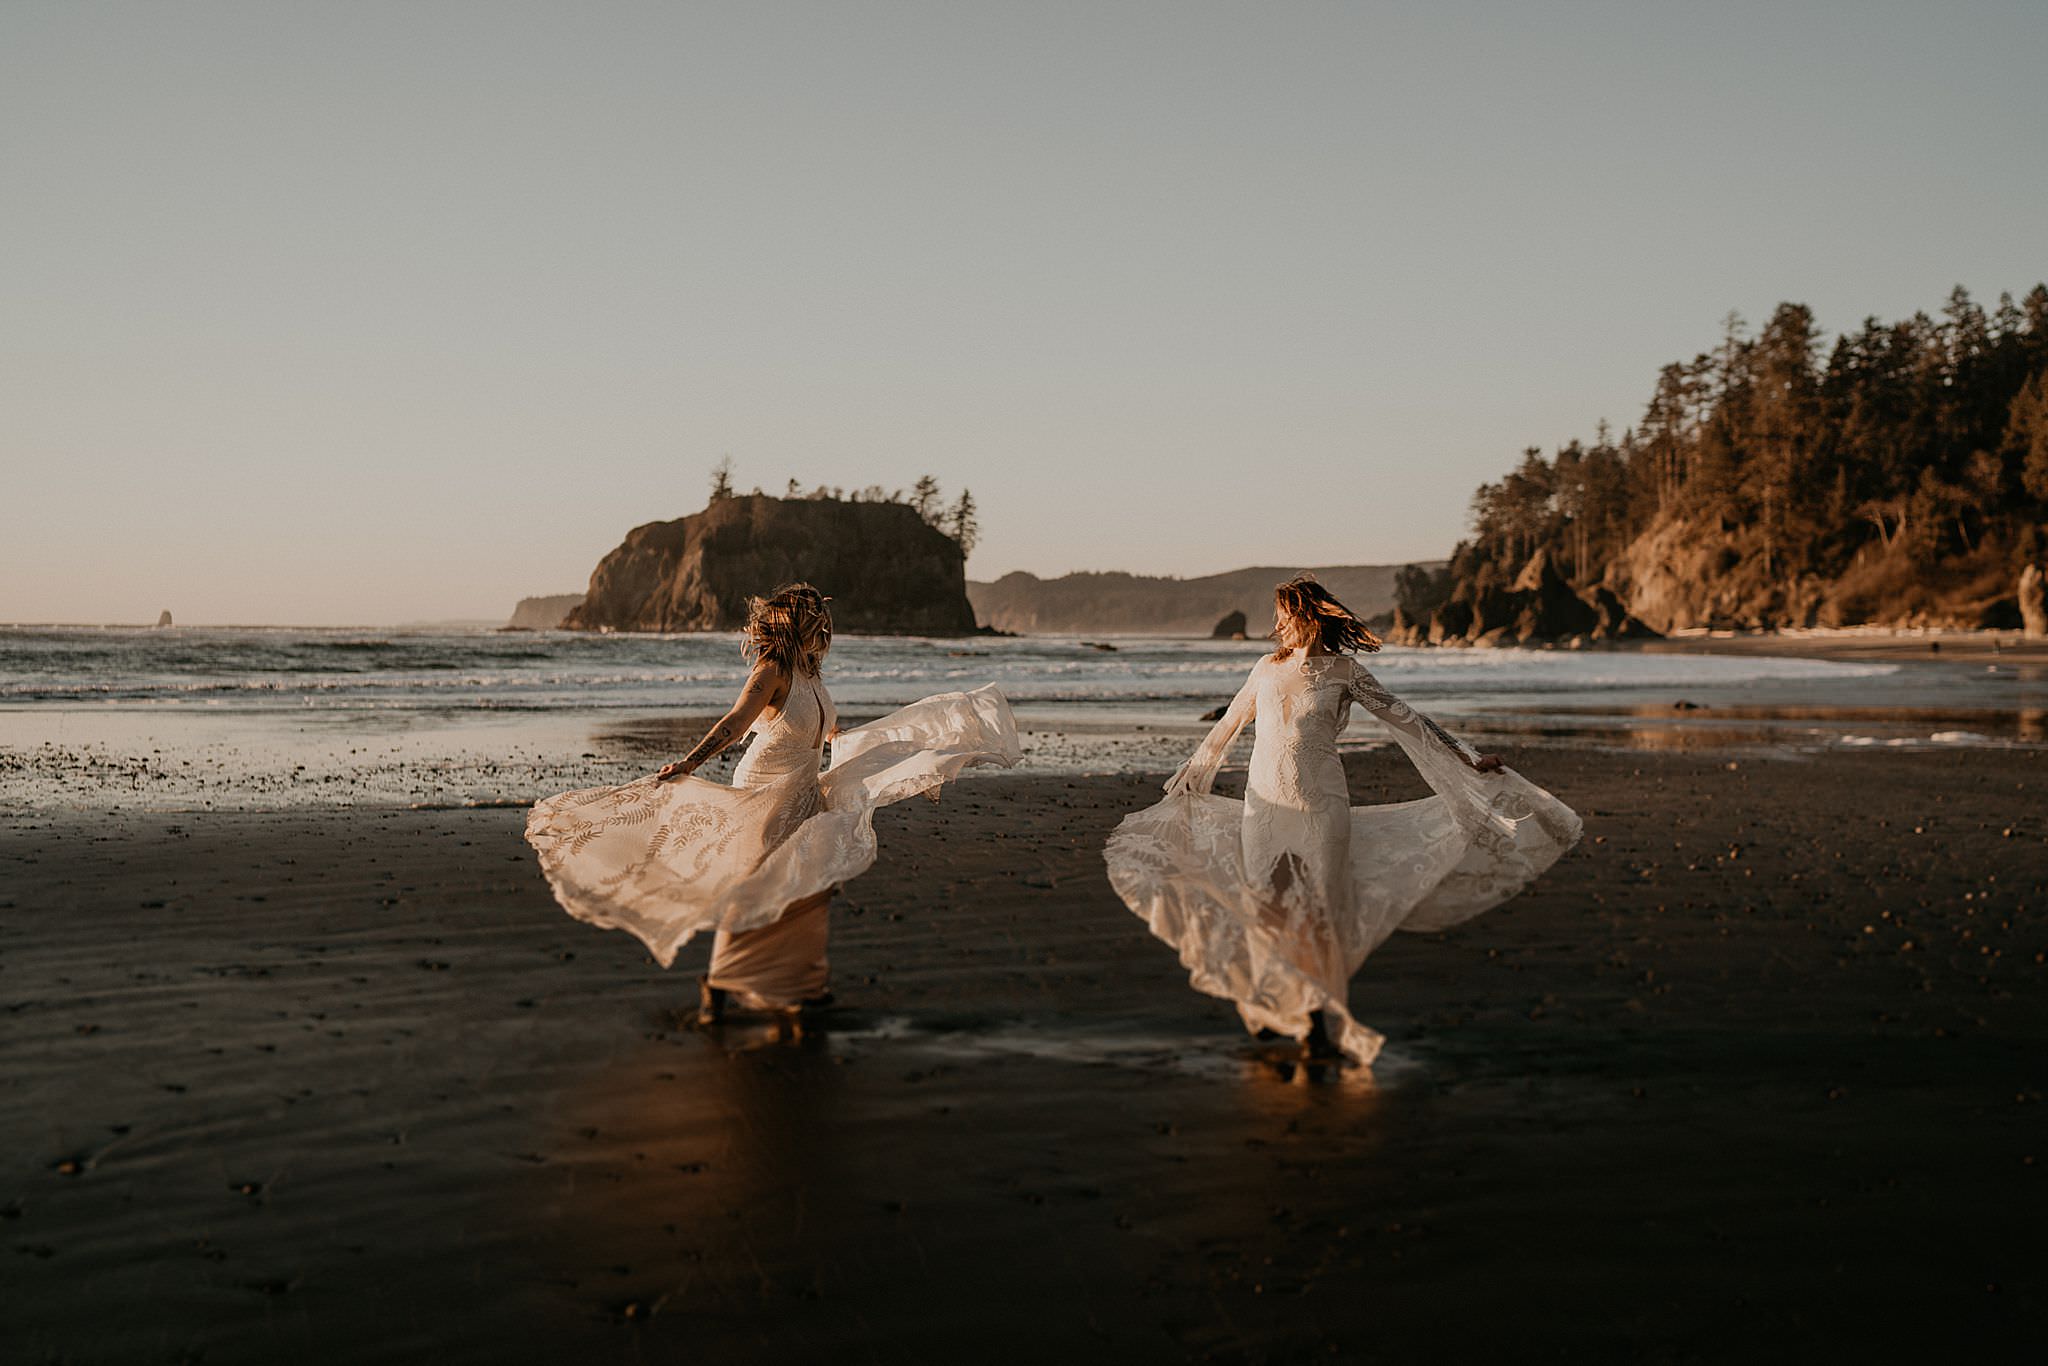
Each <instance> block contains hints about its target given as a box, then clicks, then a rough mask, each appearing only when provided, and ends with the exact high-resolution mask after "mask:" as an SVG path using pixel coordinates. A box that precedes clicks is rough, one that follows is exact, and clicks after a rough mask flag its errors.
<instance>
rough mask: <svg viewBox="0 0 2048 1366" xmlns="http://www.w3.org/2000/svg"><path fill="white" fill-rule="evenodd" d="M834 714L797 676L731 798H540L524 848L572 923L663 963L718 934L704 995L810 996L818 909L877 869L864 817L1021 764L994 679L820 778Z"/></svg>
mask: <svg viewBox="0 0 2048 1366" xmlns="http://www.w3.org/2000/svg"><path fill="white" fill-rule="evenodd" d="M836 716H837V713H836V711H835V710H834V708H833V705H832V698H831V696H830V694H828V693H827V692H826V691H825V687H824V685H823V684H822V683H821V682H819V681H818V680H817V679H816V678H805V677H799V678H797V679H796V680H794V681H793V682H792V683H791V684H790V691H789V696H788V698H787V699H786V700H785V701H784V703H783V705H782V708H781V709H780V710H779V711H778V712H777V713H776V714H775V715H774V716H773V717H772V718H765V719H762V720H759V721H756V722H755V723H754V725H753V727H752V729H751V733H752V734H753V736H754V743H753V745H752V746H751V747H750V748H749V749H748V751H747V754H746V757H745V758H743V759H741V760H740V763H739V765H738V767H737V768H736V769H735V770H734V771H733V780H732V786H730V787H727V786H725V785H724V784H722V783H715V782H712V781H711V780H709V779H707V778H698V777H695V776H692V777H687V778H678V779H676V780H674V781H672V782H666V783H664V782H657V781H656V780H655V779H653V778H652V777H647V778H639V779H636V780H634V781H633V782H630V783H626V784H624V785H623V786H619V787H595V788H587V789H584V790H582V791H578V792H564V793H562V794H561V795H560V796H555V797H549V798H546V799H545V800H542V801H539V802H536V803H535V804H534V807H533V811H532V814H531V815H530V816H529V817H528V818H527V822H526V838H527V841H528V842H529V843H530V844H532V845H533V847H534V849H535V850H536V851H538V852H539V854H540V866H541V871H542V872H544V873H545V874H546V875H547V879H548V884H549V885H550V886H551V887H552V888H554V892H555V899H556V900H557V901H559V902H561V903H562V906H563V908H564V909H566V910H567V911H568V912H569V914H571V915H573V916H575V917H576V918H577V919H579V920H587V921H589V922H590V923H591V924H593V925H600V926H603V927H605V928H608V929H622V930H627V931H630V932H631V933H633V934H635V935H637V936H638V937H639V938H640V940H641V942H642V943H644V944H646V945H647V948H648V950H649V951H650V952H651V953H653V955H654V957H655V959H656V961H658V962H659V963H660V964H661V965H662V966H663V967H668V966H670V965H672V964H673V963H674V962H675V958H676V952H677V950H679V949H680V948H682V946H683V945H684V944H685V943H687V942H689V940H690V938H691V936H693V935H695V934H697V933H699V932H701V931H704V930H715V931H718V932H719V943H718V944H717V946H716V947H715V949H714V953H713V960H712V969H711V974H710V975H711V981H712V985H714V986H722V987H726V988H728V989H729V990H733V991H736V992H738V993H740V994H741V996H742V997H743V999H745V1000H747V1001H748V1002H749V1003H751V1004H757V1005H763V1004H765V1005H789V1004H794V1003H795V1002H797V1001H800V1000H803V999H806V998H807V997H809V996H814V995H816V994H818V992H819V991H821V990H822V989H823V987H824V972H825V954H824V950H825V925H826V919H825V906H826V903H827V902H828V901H829V900H830V899H831V894H832V892H833V890H834V889H836V888H837V887H838V886H839V884H841V883H843V882H845V881H847V880H848V879H850V878H852V877H855V876H857V875H858V874H860V873H862V872H864V871H865V870H866V869H867V868H868V867H869V865H871V864H872V863H874V861H875V828H874V813H875V808H877V807H879V806H886V805H888V804H889V803H890V802H895V801H900V800H902V799H903V798H905V797H911V796H916V795H918V794H920V793H925V794H930V795H932V796H934V797H936V796H937V791H938V788H939V787H940V786H941V785H942V784H944V783H946V782H949V781H950V780H952V779H953V778H955V777H957V776H959V774H960V772H961V771H962V770H963V769H966V768H968V767H969V766H971V765H975V764H1000V765H1002V766H1004V767H1008V766H1010V765H1012V764H1014V763H1016V762H1017V760H1018V758H1019V757H1020V750H1019V746H1018V741H1017V723H1016V721H1015V719H1014V718H1013V717H1012V716H1011V715H1010V705H1009V703H1008V702H1007V701H1006V700H1005V699H1004V697H1003V694H1002V693H1001V691H999V690H998V689H997V688H996V687H995V686H994V685H993V684H990V685H987V686H984V687H980V688H976V689H974V690H973V691H972V692H962V693H942V694H939V695H938V696H936V697H927V698H925V699H924V700H922V701H919V702H913V703H911V704H910V705H909V706H907V707H904V708H902V709H901V710H899V711H895V712H892V713H890V714H889V715H887V716H884V717H882V718H881V719H880V720H877V721H871V722H869V723H868V724H867V725H864V726H855V727H853V728H851V729H849V730H844V731H841V732H840V733H839V735H838V737H837V738H835V739H834V740H833V741H832V765H831V767H830V768H827V769H825V770H824V772H823V773H820V772H819V767H818V765H819V760H820V759H821V757H822V754H823V746H824V742H825V737H826V736H827V735H828V734H830V732H831V729H832V726H833V723H834V720H835V719H836ZM785 919H786V920H787V922H788V923H787V924H786V925H785V924H784V923H783V922H784V921H785Z"/></svg>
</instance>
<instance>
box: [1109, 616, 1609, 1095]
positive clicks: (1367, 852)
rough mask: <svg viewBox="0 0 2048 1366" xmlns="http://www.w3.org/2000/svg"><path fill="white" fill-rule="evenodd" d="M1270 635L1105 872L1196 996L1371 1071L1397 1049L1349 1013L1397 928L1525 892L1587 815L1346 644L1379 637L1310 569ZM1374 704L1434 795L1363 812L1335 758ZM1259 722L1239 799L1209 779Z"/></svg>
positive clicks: (1130, 824) (1372, 643)
mask: <svg viewBox="0 0 2048 1366" xmlns="http://www.w3.org/2000/svg"><path fill="white" fill-rule="evenodd" d="M1273 633H1274V638H1275V640H1276V642H1277V643H1278V645H1279V648H1278V649H1277V650H1275V651H1274V652H1273V653H1272V654H1271V655H1268V656H1267V657H1265V658H1263V659H1261V660H1260V661H1259V663H1258V664H1257V666H1255V667H1254V668H1253V669H1252V672H1251V676H1250V677H1249V678H1247V679H1246V680H1245V684H1244V686H1243V687H1242V688H1241V689H1239V691H1238V694H1237V697H1236V699H1235V700H1233V701H1232V702H1231V704H1230V707H1229V709H1228V710H1227V711H1226V712H1225V713H1224V715H1223V719H1222V720H1221V721H1220V722H1218V723H1217V725H1216V727H1215V729H1214V730H1212V731H1210V733H1209V735H1208V737H1207V738H1206V739H1204V740H1203V741H1202V743H1201V745H1200V746H1199V747H1198V748H1197V749H1196V751H1195V753H1194V756H1193V757H1192V758H1190V759H1189V760H1188V762H1187V763H1185V764H1183V765H1182V766H1181V768H1180V770H1179V771H1178V772H1176V773H1175V774H1174V775H1173V777H1172V778H1171V779H1169V780H1168V781H1167V784H1166V791H1167V797H1166V800H1164V801H1162V802H1160V803H1159V804H1157V805H1156V806H1151V807H1148V808H1146V809H1145V810H1143V811H1139V812H1136V813H1134V814H1132V815H1130V816H1127V817H1125V818H1124V820H1123V822H1122V823H1121V824H1120V825H1118V827H1117V829H1116V831H1115V833H1114V834H1112V835H1111V836H1110V839H1109V843H1108V846H1107V847H1106V848H1105V850H1104V858H1105V859H1106V861H1107V862H1108V864H1109V879H1110V882H1111V884H1112V885H1113V886H1115V888H1116V891H1117V894H1118V895H1119V896H1121V897H1122V898H1123V900H1124V904H1126V905H1127V906H1129V907H1130V908H1131V909H1132V910H1133V911H1135V912H1136V913H1137V914H1138V915H1139V916H1140V917H1142V918H1143V919H1144V920H1145V922H1146V923H1147V924H1148V925H1149V926H1150V927H1151V929H1152V932H1153V933H1154V934H1156V935H1158V936H1159V937H1160V938H1161V939H1163V940H1165V941H1166V942H1167V943H1169V944H1172V945H1173V946H1174V947H1175V948H1177V949H1179V950H1180V958H1181V963H1182V964H1183V965H1184V966H1185V967H1186V968H1187V969H1188V972H1189V975H1190V977H1191V978H1192V980H1193V983H1194V985H1195V987H1196V988H1197V989H1199V990H1201V991H1204V992H1207V993H1208V994H1210V995H1212V996H1220V997H1223V998H1224V999H1226V1000H1232V1001H1235V1002H1236V1003H1237V1008H1238V1012H1239V1014H1240V1015H1242V1016H1243V1017H1244V1022H1245V1026H1246V1028H1248V1029H1250V1030H1253V1031H1255V1032H1257V1031H1264V1030H1271V1031H1273V1032H1275V1033H1280V1034H1285V1035H1288V1036H1290V1037H1293V1038H1296V1039H1301V1040H1303V1042H1304V1045H1305V1046H1306V1048H1307V1049H1308V1051H1309V1052H1310V1053H1312V1054H1328V1053H1330V1052H1331V1051H1333V1050H1337V1049H1341V1051H1342V1052H1343V1053H1345V1054H1347V1055H1348V1056H1350V1057H1351V1058H1353V1059H1355V1060H1357V1061H1359V1062H1367V1063H1369V1062H1371V1061H1372V1060H1373V1058H1374V1057H1375V1056H1376V1055H1377V1054H1378V1052H1379V1049H1380V1045H1381V1043H1382V1042H1384V1040H1382V1038H1381V1036H1380V1035H1379V1034H1377V1033H1375V1032H1374V1031H1372V1030H1371V1029H1368V1028H1367V1027H1366V1026H1364V1025H1362V1024H1360V1023H1359V1022H1358V1021H1356V1020H1354V1019H1353V1018H1352V1017H1351V1012H1350V1009H1349V1007H1348V1005H1347V1003H1346V996H1347V993H1348V988H1349V983H1350V979H1351V976H1352V974H1353V973H1355V972H1357V971H1358V968H1359V966H1360V964H1362V963H1363V962H1364V961H1365V959H1366V956H1367V955H1368V954H1370V953H1371V952H1372V951H1373V950H1374V949H1375V948H1377V947H1379V945H1380V944H1381V943H1382V942H1384V941H1385V940H1386V938H1387V936H1388V935H1389V934H1391V933H1393V931H1395V930H1397V929H1403V930H1424V931H1427V930H1441V929H1443V928H1445V927H1447V926H1450V925H1454V924H1456V923H1457V922H1459V921H1461V920H1465V919H1468V918H1470V917H1472V916H1475V915H1478V914H1479V913H1480V912H1481V911H1485V910H1488V909H1490V908H1492V907H1494V906H1497V905H1499V904H1500V903H1501V902H1503V901H1505V900H1507V899H1508V898H1509V897H1510V896H1513V895H1514V894H1515V893H1516V892H1517V891H1519V890H1520V889H1521V888H1522V887H1524V886H1526V885H1527V884H1528V883H1529V882H1530V880H1532V879H1533V878H1535V877H1536V875H1537V874H1539V873H1541V872H1542V871H1543V870H1544V869H1546V868H1548V867H1549V866H1550V865H1551V864H1552V863H1554V862H1556V861H1557V858H1558V856H1559V855H1561V854H1562V853H1564V851H1565V850H1567V849H1569V848H1570V847H1571V846H1572V845H1573V844H1575V843H1577V842H1578V838H1579V831H1580V823H1579V818H1578V817H1577V816H1576V815H1574V814H1573V813H1572V811H1571V810H1570V809H1569V808H1568V807H1566V806H1565V805H1564V804H1563V803H1562V802H1560V801H1558V800H1557V799H1556V798H1555V797H1552V796H1551V795H1550V794H1549V793H1547V792H1545V791H1543V790H1542V789H1541V788H1538V787H1536V786H1534V785H1532V784H1530V783H1528V782H1527V781H1525V780H1523V779H1522V778H1521V777H1520V776H1518V775H1517V774H1515V773H1514V772H1512V771H1511V770H1509V769H1506V768H1504V767H1502V765H1501V762H1500V760H1499V759H1497V758H1494V757H1492V756H1480V755H1477V754H1475V753H1473V752H1472V751H1471V750H1470V749H1468V748H1467V747H1466V746H1465V745H1464V744H1462V743H1460V742H1459V741H1458V740H1456V739H1454V738H1452V737H1451V736H1450V735H1449V734H1447V733H1446V732H1445V731H1444V730H1443V728H1442V727H1440V726H1438V725H1437V724H1436V723H1435V722H1433V721H1431V720H1429V719H1428V718H1427V717H1425V716H1422V715H1421V714H1419V713H1418V712H1416V711H1415V710H1414V709H1412V708H1410V707H1409V706H1408V705H1407V704H1406V703H1404V702H1402V701H1401V700H1400V699H1398V698H1396V697H1395V696H1393V694H1391V693H1389V692H1387V691H1386V689H1384V688H1382V687H1380V685H1379V683H1378V682H1377V681H1376V680H1375V679H1374V678H1373V676H1372V675H1371V674H1370V673H1368V672H1366V670H1365V669H1364V668H1363V667H1362V666H1361V665H1360V664H1359V663H1358V662H1357V661H1356V660H1355V659H1353V658H1352V657H1351V656H1350V655H1349V654H1347V653H1345V652H1346V651H1349V650H1366V651H1372V650H1377V649H1378V648H1379V644H1380V643H1379V640H1378V638H1377V637H1375V636H1374V635H1373V634H1372V632H1370V631H1368V630H1367V629H1366V628H1365V624H1364V623H1363V622H1361V621H1360V620H1359V619H1358V618H1357V617H1356V616H1355V615H1353V614H1352V613H1351V611H1350V610H1349V609H1347V608H1346V607H1345V606H1344V605H1343V604H1342V603H1340V602H1338V601H1337V600H1336V599H1335V598H1334V597H1332V596H1331V595H1330V594H1329V592H1328V591H1327V590H1326V589H1324V588H1323V586H1322V585H1321V584H1319V583H1317V582H1316V581H1315V580H1314V579H1311V578H1308V577H1306V576H1303V577H1301V578H1296V579H1292V580H1290V581H1288V582H1287V583H1283V584H1281V585H1280V586H1279V587H1278V588H1277V589H1276V590H1275V591H1274V632H1273ZM1354 705H1357V706H1362V707H1365V708H1366V709H1367V710H1368V711H1370V712H1371V713H1372V715H1373V717H1374V718H1375V719H1376V720H1378V721H1379V722H1381V723H1382V724H1383V725H1384V726H1385V727H1386V728H1387V730H1388V731H1389V732H1391V733H1392V736H1393V738H1394V740H1395V741H1396V742H1397V743H1398V744H1399V745H1400V746H1401V748H1402V750H1403V751H1405V752H1406V753H1407V755H1408V758H1409V759H1410V761H1412V762H1413V763H1414V765H1415V767H1416V769H1417V770H1418V771H1419V772H1420V773H1421V775H1422V777H1423V778H1424V780H1425V781H1427V782H1428V783H1429V786H1430V787H1431V789H1433V791H1434V792H1435V794H1436V795H1434V796H1432V797H1426V798H1423V799H1421V800H1418V801H1411V802H1398V803H1393V804H1390V805H1385V806H1361V807H1353V806H1352V805H1351V804H1350V796H1349V793H1348V791H1347V789H1346V787H1345V783H1344V767H1343V764H1342V763H1341V761H1340V760H1339V758H1338V755H1337V736H1338V735H1339V734H1341V733H1342V732H1343V730H1344V727H1345V724H1346V722H1347V721H1348V720H1349V717H1350V712H1351V708H1352V707H1353V706H1354ZM1254 720H1256V721H1257V731H1256V734H1255V738H1254V741H1253V744H1252V757H1251V770H1250V773H1249V775H1248V777H1247V780H1246V784H1245V798H1244V800H1243V801H1242V802H1239V801H1233V800H1231V799H1229V798H1225V797H1218V796H1215V795H1213V794H1211V793H1210V791H1209V788H1210V785H1211V783H1212V782H1213V781H1214V779H1215V776H1216V770H1217V769H1218V768H1219V767H1221V765H1222V763H1223V759H1224V757H1225V755H1226V754H1227V752H1228V751H1229V749H1230V745H1231V742H1232V741H1233V740H1234V739H1235V738H1236V737H1237V734H1238V732H1239V731H1240V730H1242V729H1243V728H1244V726H1245V725H1246V724H1247V723H1249V722H1252V721H1254Z"/></svg>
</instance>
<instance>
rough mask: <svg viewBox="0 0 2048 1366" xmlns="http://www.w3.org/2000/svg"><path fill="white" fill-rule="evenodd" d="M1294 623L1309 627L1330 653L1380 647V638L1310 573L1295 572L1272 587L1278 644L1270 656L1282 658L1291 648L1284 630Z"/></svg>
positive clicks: (1286, 630) (1274, 634)
mask: <svg viewBox="0 0 2048 1366" xmlns="http://www.w3.org/2000/svg"><path fill="white" fill-rule="evenodd" d="M1294 623H1300V624H1301V625H1303V626H1307V627H1309V628H1311V629H1313V630H1314V631H1315V633H1316V635H1317V637H1318V638H1319V639H1321V641H1322V643H1323V648H1324V649H1325V650H1328V651H1329V652H1330V653H1331V654H1337V653H1340V652H1342V651H1345V650H1364V651H1365V652H1366V653H1368V654H1370V653H1371V652H1373V651H1374V650H1377V649H1379V648H1380V638H1379V637H1378V636H1376V635H1374V634H1373V633H1372V632H1371V631H1369V630H1367V629H1366V625H1365V623H1364V622H1363V621H1361V620H1359V617H1358V614H1357V613H1356V612H1354V611H1352V610H1351V609H1350V608H1349V607H1346V606H1345V605H1344V604H1343V603H1341V602H1339V601H1337V599H1336V598H1334V597H1332V596H1330V590H1329V589H1327V588H1325V587H1323V586H1322V585H1321V584H1319V583H1317V582H1316V580H1315V576H1314V575H1313V574H1297V575H1295V576H1294V577H1293V578H1291V579H1289V580H1288V581H1287V582H1286V583H1283V584H1280V585H1278V586H1277V587H1275V588H1274V589H1273V640H1274V642H1275V643H1276V644H1278V645H1279V647H1280V648H1279V649H1277V650H1275V651H1273V658H1275V659H1280V658H1283V657H1285V656H1286V654H1287V652H1288V651H1289V650H1291V649H1293V648H1294V647H1293V645H1291V644H1290V643H1289V637H1290V635H1291V634H1292V633H1291V632H1290V631H1289V630H1288V629H1287V628H1288V627H1289V626H1290V625H1292V624H1294Z"/></svg>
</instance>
